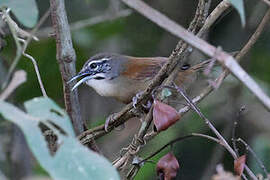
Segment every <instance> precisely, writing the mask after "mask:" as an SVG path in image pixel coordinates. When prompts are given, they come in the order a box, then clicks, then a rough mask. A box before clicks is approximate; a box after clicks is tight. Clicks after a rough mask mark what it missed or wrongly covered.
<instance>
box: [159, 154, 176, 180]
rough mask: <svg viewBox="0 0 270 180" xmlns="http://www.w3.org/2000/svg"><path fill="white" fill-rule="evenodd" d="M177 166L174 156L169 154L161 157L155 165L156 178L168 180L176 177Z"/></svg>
mask: <svg viewBox="0 0 270 180" xmlns="http://www.w3.org/2000/svg"><path fill="white" fill-rule="evenodd" d="M178 169H179V164H178V161H177V159H176V158H175V156H174V155H173V154H172V153H171V152H169V153H168V154H166V155H165V156H163V157H162V158H161V159H160V160H159V161H158V163H157V167H156V171H157V174H158V176H162V177H164V180H170V179H173V178H175V177H176V175H177V172H178Z"/></svg>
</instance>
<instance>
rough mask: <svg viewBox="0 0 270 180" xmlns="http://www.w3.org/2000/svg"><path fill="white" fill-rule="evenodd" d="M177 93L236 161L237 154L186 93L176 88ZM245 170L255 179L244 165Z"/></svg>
mask: <svg viewBox="0 0 270 180" xmlns="http://www.w3.org/2000/svg"><path fill="white" fill-rule="evenodd" d="M176 88H177V91H178V92H179V93H180V94H181V95H182V96H183V97H184V99H185V100H186V102H187V103H188V104H189V105H190V106H191V109H193V110H194V111H195V112H196V113H197V114H198V115H199V116H200V118H202V119H203V120H204V122H205V123H206V125H207V126H208V127H209V128H210V129H211V130H212V132H213V133H214V134H215V135H216V136H217V137H218V139H219V140H220V141H221V143H222V144H223V146H224V147H225V148H226V149H227V151H228V152H229V153H230V154H231V155H232V157H233V158H234V159H237V154H236V153H235V152H234V150H233V149H232V148H231V146H230V145H229V144H228V143H227V141H226V140H225V139H224V138H223V136H222V135H221V134H220V133H219V132H218V131H217V129H216V128H215V127H214V126H213V124H212V123H211V122H210V121H209V120H208V119H207V118H206V117H205V116H204V114H203V113H202V112H201V111H200V109H199V108H198V107H197V106H196V105H195V104H194V103H193V102H192V100H191V99H190V98H189V97H188V96H187V95H186V93H185V92H184V91H183V90H182V89H181V88H180V87H176ZM245 170H246V171H247V173H248V175H249V176H250V177H251V178H252V179H256V180H257V177H256V176H255V175H254V173H253V172H252V171H251V170H250V169H249V168H248V166H247V165H245Z"/></svg>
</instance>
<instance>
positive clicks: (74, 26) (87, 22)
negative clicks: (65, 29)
mask: <svg viewBox="0 0 270 180" xmlns="http://www.w3.org/2000/svg"><path fill="white" fill-rule="evenodd" d="M131 13H132V11H131V10H130V9H125V10H121V11H119V12H116V13H108V14H105V15H101V16H96V17H91V18H89V19H84V20H80V21H77V22H74V23H71V24H70V31H75V30H78V29H82V28H85V27H90V26H93V25H96V24H99V23H103V22H106V21H113V20H115V19H119V18H122V17H127V16H129V15H130V14H131ZM50 32H53V28H52V27H46V28H42V29H40V30H39V31H38V32H37V36H38V37H39V38H48V37H51V36H49V34H50Z"/></svg>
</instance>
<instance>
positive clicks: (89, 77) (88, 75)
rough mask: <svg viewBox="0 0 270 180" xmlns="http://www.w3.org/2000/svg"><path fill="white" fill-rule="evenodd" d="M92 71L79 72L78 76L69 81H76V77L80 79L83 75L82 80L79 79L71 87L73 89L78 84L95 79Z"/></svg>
mask: <svg viewBox="0 0 270 180" xmlns="http://www.w3.org/2000/svg"><path fill="white" fill-rule="evenodd" d="M92 75H93V74H92V73H89V72H87V73H86V72H79V73H78V74H77V75H76V76H74V77H72V78H71V79H70V80H69V81H68V82H67V83H68V84H69V83H71V82H72V81H74V80H75V79H78V78H80V77H83V78H82V79H81V80H80V81H78V82H77V83H76V84H75V85H74V86H73V87H72V89H71V91H73V90H74V89H76V88H77V87H78V86H80V85H81V84H82V83H84V82H86V81H88V80H90V79H93V78H94V77H93V76H92Z"/></svg>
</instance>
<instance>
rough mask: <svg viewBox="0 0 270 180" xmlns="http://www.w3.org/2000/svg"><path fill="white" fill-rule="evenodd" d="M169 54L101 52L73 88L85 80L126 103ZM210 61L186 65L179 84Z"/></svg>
mask: <svg viewBox="0 0 270 180" xmlns="http://www.w3.org/2000/svg"><path fill="white" fill-rule="evenodd" d="M168 59H169V58H167V57H132V56H127V55H121V54H115V53H99V54H96V55H94V56H92V57H91V58H90V59H88V60H87V61H86V62H85V64H84V65H83V67H82V69H81V70H80V71H79V73H78V74H77V75H75V76H74V77H72V78H71V79H70V80H69V81H68V83H70V82H72V81H74V80H76V79H78V78H81V79H80V80H79V81H78V82H77V83H76V84H75V85H74V86H73V88H72V91H73V90H74V89H76V88H77V87H79V86H80V85H81V84H83V83H85V84H87V85H88V86H90V87H92V88H93V89H94V90H95V91H96V92H97V93H98V94H99V95H101V96H105V97H113V98H115V99H116V100H118V101H120V102H122V103H125V104H127V103H130V102H132V99H133V97H134V96H136V94H138V93H139V92H142V91H143V90H144V89H146V88H147V86H148V85H149V84H150V82H151V80H152V79H153V78H154V77H155V75H156V74H157V73H158V72H159V70H160V69H161V68H162V66H163V65H164V64H165V63H166V62H167V61H168ZM209 62H210V60H206V61H203V62H201V63H198V64H196V65H193V66H190V65H189V64H184V65H183V66H181V67H180V71H179V73H178V75H177V77H176V79H175V84H176V85H181V84H183V83H184V82H185V81H187V80H189V78H188V77H189V75H192V74H194V73H195V72H197V71H199V70H200V69H202V68H204V67H206V66H207V64H209Z"/></svg>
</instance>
